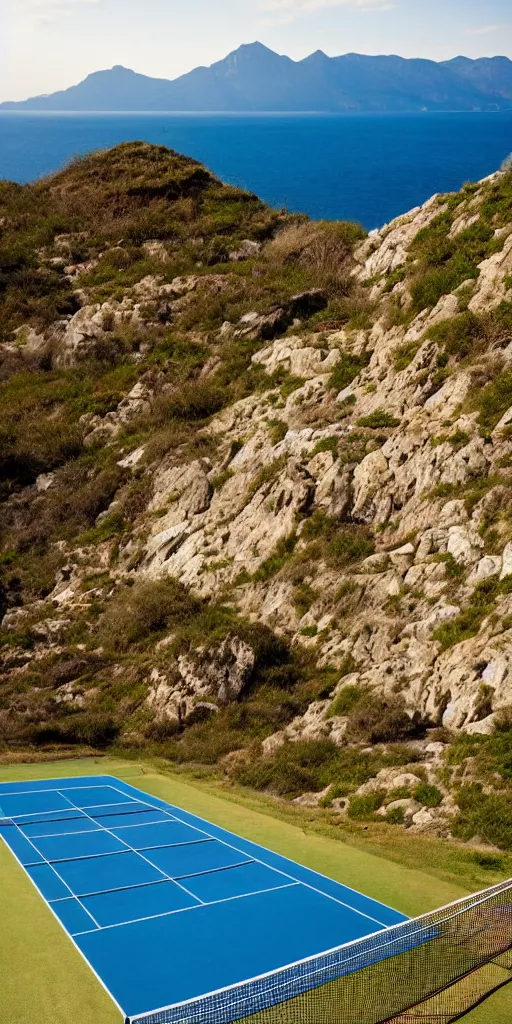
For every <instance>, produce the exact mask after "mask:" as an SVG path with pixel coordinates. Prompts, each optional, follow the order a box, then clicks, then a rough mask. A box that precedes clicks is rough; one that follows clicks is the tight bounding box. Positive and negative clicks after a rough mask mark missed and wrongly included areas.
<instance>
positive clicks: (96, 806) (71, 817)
mask: <svg viewBox="0 0 512 1024" xmlns="http://www.w3.org/2000/svg"><path fill="white" fill-rule="evenodd" d="M99 788H100V789H105V788H106V787H105V786H101V787H99ZM112 788H113V787H112V786H109V789H112ZM51 792H52V793H53V792H54V790H51ZM55 793H59V794H60V796H64V793H61V792H60V790H59V789H56V790H55ZM9 795H10V794H9ZM16 796H25V794H24V793H17V794H16ZM64 799H65V800H67V797H64ZM70 802H71V801H68V803H70ZM128 803H129V801H127V800H121V801H120V803H117V804H116V803H114V804H93V805H92V807H88V808H87V810H88V811H95V810H99V809H100V808H104V807H126V806H127V805H128ZM133 803H134V804H138V803H139V801H137V800H134V801H133ZM140 806H141V807H151V810H153V811H154V810H157V808H155V807H154V806H152V805H151V804H147V803H146V802H145V801H144V800H141V801H140ZM74 810H76V811H78V812H79V813H78V814H73V815H69V819H68V820H69V821H74V820H75V818H81V817H82V816H83V815H85V817H89V815H87V814H86V811H85V808H84V807H77V806H75V807H74ZM66 813H67V814H69V811H68V809H67V807H57V808H55V807H54V808H53V811H30V812H28V811H27V812H26V813H25V814H8V815H7V817H8V818H11V820H12V821H14V824H15V825H21V826H23V825H30V824H31V823H30V821H22V822H17V821H16V818H38V817H41V818H42V817H44V816H45V815H47V814H66ZM112 813H113V814H115V813H116V812H115V811H113V812H112ZM117 813H118V814H120V811H118V812H117ZM126 813H127V814H135V813H136V812H135V811H127V812H126ZM138 813H141V812H138ZM165 813H166V812H165V811H162V814H165ZM109 815H110V812H109V814H105V815H104V817H105V818H108V817H109ZM98 817H101V815H98ZM55 820H56V821H58V819H55ZM62 820H63V821H64V820H65V819H64V818H63V819H62Z"/></svg>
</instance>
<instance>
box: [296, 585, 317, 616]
mask: <svg viewBox="0 0 512 1024" xmlns="http://www.w3.org/2000/svg"><path fill="white" fill-rule="evenodd" d="M317 597H318V593H317V591H316V590H313V587H311V586H310V584H309V583H299V584H298V586H297V587H295V590H294V591H293V597H292V602H293V607H294V608H295V611H296V612H297V615H298V616H299V618H300V619H302V617H303V615H305V614H306V612H308V611H309V609H310V608H311V605H312V604H314V602H315V601H316V599H317Z"/></svg>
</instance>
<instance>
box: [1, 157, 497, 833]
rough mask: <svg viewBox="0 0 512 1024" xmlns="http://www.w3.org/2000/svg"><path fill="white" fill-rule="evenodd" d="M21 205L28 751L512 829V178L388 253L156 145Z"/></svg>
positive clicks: (14, 636) (17, 584)
mask: <svg viewBox="0 0 512 1024" xmlns="http://www.w3.org/2000/svg"><path fill="white" fill-rule="evenodd" d="M0 202H1V205H2V209H1V211H0V213H1V217H2V232H3V237H2V239H1V243H0V256H1V261H2V279H1V280H2V289H3V297H4V301H3V307H2V318H1V327H2V342H1V353H2V371H1V372H2V377H1V383H0V409H1V413H0V435H1V441H2V443H1V452H2V455H1V461H0V471H1V475H2V497H3V505H2V512H3V514H2V523H3V526H2V551H3V554H2V560H1V570H2V577H1V590H0V600H1V603H2V605H3V622H2V629H1V637H2V651H3V663H4V668H3V674H2V676H1V679H0V700H1V704H0V742H3V749H4V751H5V753H6V754H7V755H9V753H11V754H12V752H13V751H16V750H19V749H26V747H27V746H36V747H38V748H40V747H45V746H47V745H49V744H50V745H51V744H53V745H55V744H57V745H61V746H64V747H70V746H77V745H78V746H80V745H82V746H83V745H88V744H89V745H90V744H92V745H93V746H102V745H108V744H109V743H112V742H117V743H118V744H121V745H122V746H124V747H125V748H126V747H130V748H134V747H135V748H136V747H138V746H144V747H148V748H149V749H150V750H154V751H158V752H160V753H163V754H164V756H166V757H169V758H170V759H172V760H177V761H193V762H194V761H197V762H201V763H207V764H213V763H218V764H219V766H222V768H223V769H224V770H225V771H226V772H228V773H230V774H233V776H234V777H235V778H237V779H238V780H239V781H241V782H243V783H245V784H247V785H252V786H256V787H258V788H269V789H271V790H272V791H274V792H278V793H280V794H282V795H286V796H291V797H296V798H299V799H305V800H311V801H312V802H318V800H319V799H322V800H323V802H324V803H325V804H327V805H330V806H333V808H334V809H335V810H336V811H337V812H338V813H340V814H347V813H348V815H349V816H350V817H351V818H353V819H358V818H363V819H364V818H366V817H368V816H370V817H372V816H373V817H376V818H377V819H378V818H379V817H382V818H385V820H387V821H390V822H394V823H397V824H400V823H402V824H405V825H406V826H407V827H410V828H412V829H414V830H427V831H430V830H432V831H435V832H437V833H439V834H441V835H445V836H447V835H450V834H454V835H456V836H458V837H461V838H464V839H468V840H470V839H473V838H474V837H476V836H478V837H479V838H480V840H485V841H487V842H491V843H493V844H495V845H498V846H504V847H507V848H510V847H512V815H511V811H510V806H511V804H510V778H511V767H510V765H511V750H512V713H511V707H512V683H511V678H512V677H511V666H510V660H511V657H512V628H511V627H512V519H511V515H510V505H511V495H512V478H511V475H510V468H511V466H512V435H511V432H510V423H511V421H512V371H511V368H510V358H511V353H512V172H511V171H510V170H508V171H507V170H504V171H502V172H499V173H497V174H496V175H494V176H493V177H492V178H490V179H488V180H487V181H484V182H481V183H479V184H477V185H468V186H466V187H465V189H463V190H462V192H461V193H459V194H454V195H445V196H436V197H434V198H433V199H431V200H430V201H429V202H428V203H426V204H425V205H424V206H423V207H422V208H421V209H417V210H415V211H412V212H411V213H409V214H407V215H405V216H404V217H402V218H400V219H399V220H398V221H395V222H394V223H392V224H391V225H388V226H387V227H385V228H384V229H382V230H381V231H379V232H373V233H372V234H371V235H370V236H369V237H368V238H364V232H362V230H361V229H360V228H358V227H357V226H356V225H347V224H337V223H319V224H314V223H311V222H309V221H308V220H307V218H304V217H293V216H289V215H285V214H278V213H276V212H274V211H271V210H269V209H268V208H267V207H265V206H264V204H262V203H261V202H260V201H259V200H258V199H257V198H256V197H254V196H251V195H248V194H247V193H243V192H240V191H239V190H236V189H232V188H228V187H226V186H223V185H222V183H221V182H219V181H218V180H217V179H215V178H214V177H213V176H212V175H211V174H209V172H207V171H206V170H205V169H204V168H202V167H201V166H200V165H198V164H196V163H195V162H194V161H190V160H186V159H185V158H181V157H178V156H177V155H176V154H172V153H170V152H169V151H167V150H165V149H163V148H161V147H151V146H148V145H145V144H142V143H137V144H133V145H126V146H122V147H118V148H117V149H115V150H112V151H110V152H108V153H106V154H97V155H93V156H91V157H88V158H86V159H85V160H83V161H80V162H77V163H75V164H74V165H72V166H71V167H70V168H69V169H67V170H66V171H64V172H62V173H61V174H59V175H57V176H55V177H53V178H50V179H48V180H47V181H46V182H42V183H38V184H37V185H35V186H25V187H23V188H21V187H19V186H10V185H4V186H3V190H2V194H1V195H0ZM308 793H309V794H310V795H309V796H304V794H308ZM311 794H313V795H311Z"/></svg>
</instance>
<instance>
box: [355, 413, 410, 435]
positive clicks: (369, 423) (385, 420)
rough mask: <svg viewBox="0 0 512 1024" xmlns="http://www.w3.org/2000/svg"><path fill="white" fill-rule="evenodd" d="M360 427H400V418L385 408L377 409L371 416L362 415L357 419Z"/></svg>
mask: <svg viewBox="0 0 512 1024" xmlns="http://www.w3.org/2000/svg"><path fill="white" fill-rule="evenodd" d="M357 426H358V427H371V428H372V430H374V429H378V428H380V427H382V428H385V427H399V426H400V420H397V419H396V418H395V417H394V416H392V415H391V413H389V412H386V411H385V410H384V409H376V410H375V412H372V413H370V415H369V416H361V418H360V419H358V421H357Z"/></svg>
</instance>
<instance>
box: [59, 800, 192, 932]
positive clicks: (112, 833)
mask: <svg viewBox="0 0 512 1024" xmlns="http://www.w3.org/2000/svg"><path fill="white" fill-rule="evenodd" d="M60 795H61V796H64V794H63V793H61V794H60ZM64 800H67V801H68V802H69V803H70V804H71V806H72V807H73V806H74V804H73V802H72V800H70V799H69V797H68V796H64ZM88 817H89V815H88ZM92 820H93V819H92V818H91V821H92ZM103 831H104V832H108V834H109V835H111V836H112V838H113V839H118V837H117V836H116V835H115V833H114V832H111V831H110V829H108V828H104V829H103ZM199 831H200V830H199V829H196V832H199ZM118 842H120V843H123V845H124V846H126V848H127V849H128V850H130V852H131V853H134V854H135V855H136V856H137V857H140V858H141V860H144V861H145V862H146V864H149V865H150V867H152V868H153V871H158V873H159V874H160V875H163V876H164V878H167V879H168V880H169V882H174V878H171V876H170V875H168V874H167V872H166V871H162V869H161V868H157V867H155V865H154V864H152V863H151V861H150V860H148V858H147V857H144V855H143V854H142V853H140V851H139V850H134V848H133V846H130V845H129V844H128V843H126V842H125V841H124V839H118ZM175 885H178V886H179V888H180V889H183V892H186V894H187V896H190V897H192V899H194V900H199V897H198V896H194V893H192V892H189V891H188V889H186V888H185V886H184V885H180V883H179V882H175ZM199 903H203V900H199ZM89 916H90V917H92V914H91V915H89ZM95 923H96V922H95Z"/></svg>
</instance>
